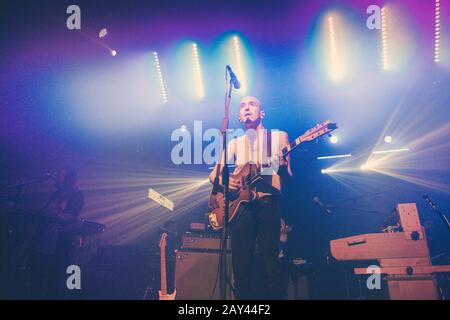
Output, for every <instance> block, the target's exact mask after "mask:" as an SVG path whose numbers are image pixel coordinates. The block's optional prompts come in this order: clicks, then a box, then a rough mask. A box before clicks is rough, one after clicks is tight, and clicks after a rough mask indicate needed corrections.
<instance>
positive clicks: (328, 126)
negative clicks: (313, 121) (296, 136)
mask: <svg viewBox="0 0 450 320" xmlns="http://www.w3.org/2000/svg"><path fill="white" fill-rule="evenodd" d="M337 128H338V127H337V125H336V123H332V122H331V121H330V120H327V121H325V122H323V123H321V124H318V125H316V126H315V127H314V128H311V129H309V130H308V131H306V132H305V133H304V134H303V135H302V136H301V140H302V141H312V140H315V139H317V138H319V137H321V136H323V135H325V134H329V133H330V132H333V131H334V130H336V129H337Z"/></svg>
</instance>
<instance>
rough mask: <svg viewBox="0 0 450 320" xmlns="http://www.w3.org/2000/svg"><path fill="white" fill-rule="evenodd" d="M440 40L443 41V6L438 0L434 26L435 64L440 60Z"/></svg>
mask: <svg viewBox="0 0 450 320" xmlns="http://www.w3.org/2000/svg"><path fill="white" fill-rule="evenodd" d="M440 40H441V4H440V0H436V13H435V25H434V62H436V63H438V62H439V60H440V43H439V42H440Z"/></svg>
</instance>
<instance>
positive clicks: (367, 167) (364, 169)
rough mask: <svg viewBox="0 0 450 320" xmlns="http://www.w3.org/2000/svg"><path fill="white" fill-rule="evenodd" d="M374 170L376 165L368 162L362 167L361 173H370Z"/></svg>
mask: <svg viewBox="0 0 450 320" xmlns="http://www.w3.org/2000/svg"><path fill="white" fill-rule="evenodd" d="M373 168H374V165H373V163H370V162H366V163H364V164H363V165H362V166H361V167H360V169H361V171H368V170H372V169H373Z"/></svg>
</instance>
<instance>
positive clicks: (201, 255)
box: [175, 250, 234, 300]
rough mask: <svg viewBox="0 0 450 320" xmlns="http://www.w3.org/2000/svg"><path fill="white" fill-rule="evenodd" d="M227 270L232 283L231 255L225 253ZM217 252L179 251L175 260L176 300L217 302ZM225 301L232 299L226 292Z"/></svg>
mask: <svg viewBox="0 0 450 320" xmlns="http://www.w3.org/2000/svg"><path fill="white" fill-rule="evenodd" d="M227 256H228V258H227V265H228V267H227V269H228V272H229V273H230V276H231V280H230V282H231V283H233V275H232V274H233V273H232V267H231V266H232V261H231V254H230V253H227ZM218 272H219V252H218V251H191V250H188V251H186V250H179V251H178V252H177V255H176V260H175V288H176V289H177V297H176V299H177V300H211V299H212V300H219V299H220V286H219V273H218ZM227 299H229V300H232V299H234V297H233V294H232V292H230V290H227Z"/></svg>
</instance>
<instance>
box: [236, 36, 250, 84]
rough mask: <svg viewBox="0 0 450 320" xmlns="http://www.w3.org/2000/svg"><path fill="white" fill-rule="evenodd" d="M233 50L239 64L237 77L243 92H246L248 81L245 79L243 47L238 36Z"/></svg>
mask: <svg viewBox="0 0 450 320" xmlns="http://www.w3.org/2000/svg"><path fill="white" fill-rule="evenodd" d="M233 49H234V55H235V58H236V63H237V76H238V77H239V81H240V82H241V91H242V92H245V90H246V85H247V83H246V80H245V77H244V67H243V62H242V54H241V45H240V43H239V38H238V36H234V37H233Z"/></svg>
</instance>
